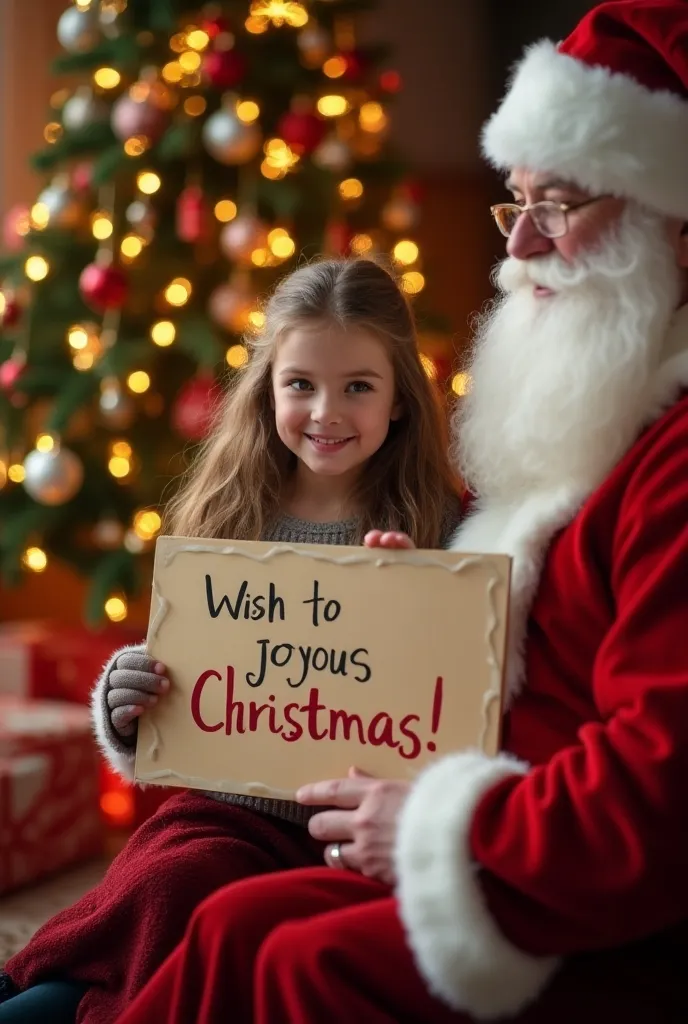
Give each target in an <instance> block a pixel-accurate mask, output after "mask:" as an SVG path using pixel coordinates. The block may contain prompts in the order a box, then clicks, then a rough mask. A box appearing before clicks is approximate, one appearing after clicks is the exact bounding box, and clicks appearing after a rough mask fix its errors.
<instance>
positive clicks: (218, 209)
mask: <svg viewBox="0 0 688 1024" xmlns="http://www.w3.org/2000/svg"><path fill="white" fill-rule="evenodd" d="M236 215H237V204H236V203H234V202H232V200H231V199H220V201H219V202H218V203H215V216H216V217H217V219H218V220H219V221H220V223H221V224H227V223H229V221H230V220H234V218H235V217H236Z"/></svg>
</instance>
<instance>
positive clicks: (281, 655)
mask: <svg viewBox="0 0 688 1024" xmlns="http://www.w3.org/2000/svg"><path fill="white" fill-rule="evenodd" d="M509 568H510V561H509V559H508V558H507V557H506V556H500V555H472V554H461V553H458V552H435V551H389V552H387V551H369V550H366V549H365V548H362V547H361V548H354V547H330V546H326V545H322V546H314V545H302V544H275V543H257V542H246V541H243V542H242V541H225V540H218V541H214V540H197V541H196V540H189V539H185V538H171V537H160V538H159V539H158V542H157V548H156V557H155V574H154V582H153V604H152V609H151V621H150V626H149V632H148V650H149V653H150V654H151V655H152V656H154V657H155V658H158V659H159V660H160V661H162V662H164V664H165V665H166V666H167V668H168V671H169V673H170V677H171V679H172V684H173V685H172V689H171V691H170V693H168V694H166V695H165V696H164V697H162V698H161V699H160V701H159V703H158V705H157V707H156V708H155V709H154V710H153V711H151V712H147V713H146V714H144V715H143V717H142V718H141V719H140V721H139V734H138V742H137V750H136V778H137V779H138V780H139V781H140V782H146V783H154V784H159V785H169V786H190V787H193V788H198V789H206V790H212V791H221V792H228V793H243V794H248V795H252V796H264V797H273V798H277V799H291V798H292V797H293V795H294V792H295V791H296V789H298V787H299V786H300V785H302V784H303V783H305V782H313V781H317V780H319V779H326V778H335V777H341V776H344V775H346V773H347V771H348V769H349V767H350V766H351V765H356V766H357V767H358V768H361V769H363V770H364V771H368V772H370V773H372V774H374V775H376V776H379V777H385V778H408V777H411V776H412V775H414V774H415V773H416V772H417V771H418V769H419V768H421V767H422V766H423V765H425V764H426V763H427V762H428V760H429V759H430V758H433V757H437V756H439V755H441V754H446V753H449V752H451V751H455V750H459V749H461V748H466V747H478V748H480V749H481V750H483V751H485V752H486V753H488V754H492V753H495V752H496V750H497V747H498V743H499V726H500V718H501V703H502V680H503V674H504V673H503V665H504V652H505V643H506V619H507V604H508V602H507V596H508V591H509Z"/></svg>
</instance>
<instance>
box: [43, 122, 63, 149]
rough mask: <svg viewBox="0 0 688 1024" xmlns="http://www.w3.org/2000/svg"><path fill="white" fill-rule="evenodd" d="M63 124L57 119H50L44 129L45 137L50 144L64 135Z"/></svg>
mask: <svg viewBox="0 0 688 1024" xmlns="http://www.w3.org/2000/svg"><path fill="white" fill-rule="evenodd" d="M62 132H63V129H62V125H61V124H59V123H58V122H57V121H50V123H49V124H47V125H46V126H45V128H44V129H43V138H44V139H45V141H46V142H47V143H48V145H49V146H52V145H54V144H55V143H56V142H57V140H58V139H59V138H60V136H61V135H62Z"/></svg>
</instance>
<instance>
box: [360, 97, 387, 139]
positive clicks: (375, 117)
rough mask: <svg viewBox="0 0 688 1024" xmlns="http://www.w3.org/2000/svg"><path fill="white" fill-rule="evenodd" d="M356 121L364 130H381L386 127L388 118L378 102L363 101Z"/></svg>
mask: <svg viewBox="0 0 688 1024" xmlns="http://www.w3.org/2000/svg"><path fill="white" fill-rule="evenodd" d="M358 123H359V124H360V126H361V128H362V129H363V131H364V132H381V131H384V130H385V128H386V127H387V123H388V118H387V114H386V113H385V110H384V107H383V106H382V104H380V103H375V102H370V103H364V104H363V106H362V107H361V109H360V110H359V112H358Z"/></svg>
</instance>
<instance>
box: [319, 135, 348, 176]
mask: <svg viewBox="0 0 688 1024" xmlns="http://www.w3.org/2000/svg"><path fill="white" fill-rule="evenodd" d="M312 159H313V163H314V164H316V166H318V167H322V168H323V169H324V170H326V171H333V172H334V173H335V174H342V173H343V172H344V171H347V170H348V169H349V167H351V164H352V163H353V155H352V153H351V150H350V149H349V147H348V146H347V144H346V142H342V140H341V139H338V138H337V137H336V136H331V137H330V138H327V139H324V140H323V141H322V142H321V143H320V145H319V146H318V148H317V149H316V150H315V152H314V153H313V158H312Z"/></svg>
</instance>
